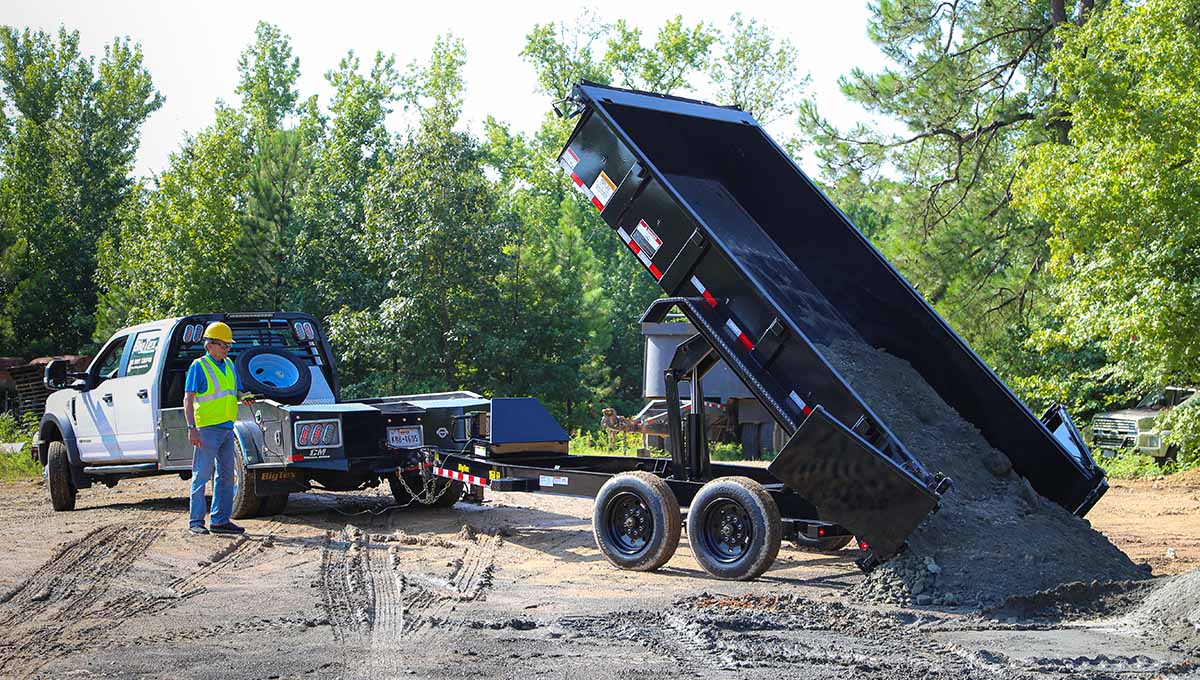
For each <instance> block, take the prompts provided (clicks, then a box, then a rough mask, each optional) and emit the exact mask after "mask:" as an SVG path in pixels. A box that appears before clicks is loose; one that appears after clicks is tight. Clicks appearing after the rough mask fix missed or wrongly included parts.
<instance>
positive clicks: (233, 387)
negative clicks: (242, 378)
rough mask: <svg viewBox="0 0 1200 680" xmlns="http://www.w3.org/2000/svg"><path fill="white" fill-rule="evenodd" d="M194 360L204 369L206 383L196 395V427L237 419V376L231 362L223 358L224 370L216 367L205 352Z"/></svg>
mask: <svg viewBox="0 0 1200 680" xmlns="http://www.w3.org/2000/svg"><path fill="white" fill-rule="evenodd" d="M196 361H199V362H200V368H201V369H203V370H204V377H205V378H207V382H208V385H207V387H205V389H204V391H203V392H200V393H198V394H197V395H196V427H208V426H210V425H220V424H221V423H230V422H234V421H236V420H237V410H238V401H237V376H235V375H234V373H233V371H234V368H233V362H232V361H230V360H229V359H225V368H226V370H225V371H224V372H221V371H220V370H218V369H217V364H216V363H215V362H214V361H213V360H212V357H210V356H208V355H207V354H205V355H204V356H202V357H200V358H199V359H197V360H196Z"/></svg>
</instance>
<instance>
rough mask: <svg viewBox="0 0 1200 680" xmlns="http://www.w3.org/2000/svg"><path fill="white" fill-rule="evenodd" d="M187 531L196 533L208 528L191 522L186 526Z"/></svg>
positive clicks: (203, 531) (202, 532) (205, 532)
mask: <svg viewBox="0 0 1200 680" xmlns="http://www.w3.org/2000/svg"><path fill="white" fill-rule="evenodd" d="M188 531H190V532H192V533H193V534H196V535H200V534H207V533H208V529H205V528H204V525H203V524H193V525H192V526H190V527H188Z"/></svg>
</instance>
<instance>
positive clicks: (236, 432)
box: [233, 420, 264, 465]
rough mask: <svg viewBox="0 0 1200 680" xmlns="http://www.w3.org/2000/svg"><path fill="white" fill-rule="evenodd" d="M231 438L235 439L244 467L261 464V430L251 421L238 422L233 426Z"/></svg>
mask: <svg viewBox="0 0 1200 680" xmlns="http://www.w3.org/2000/svg"><path fill="white" fill-rule="evenodd" d="M233 436H234V437H235V438H236V439H237V443H238V448H240V449H241V450H242V457H243V460H244V461H245V463H246V465H254V464H256V463H261V462H263V459H262V452H263V448H264V447H263V434H262V430H261V429H260V428H259V427H258V425H257V424H255V423H254V422H252V421H246V420H239V421H237V422H235V423H234V424H233Z"/></svg>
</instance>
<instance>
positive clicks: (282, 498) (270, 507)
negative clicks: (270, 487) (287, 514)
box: [258, 493, 290, 517]
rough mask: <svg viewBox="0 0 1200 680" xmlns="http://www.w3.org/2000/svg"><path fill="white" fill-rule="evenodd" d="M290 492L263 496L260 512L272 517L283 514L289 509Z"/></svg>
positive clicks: (263, 515)
mask: <svg viewBox="0 0 1200 680" xmlns="http://www.w3.org/2000/svg"><path fill="white" fill-rule="evenodd" d="M289 495H290V494H286V493H280V494H275V495H274V496H267V497H266V498H261V499H260V503H259V506H260V507H259V509H258V514H259V515H261V516H262V517H272V516H274V515H282V514H283V511H284V510H286V509H287V504H288V496H289Z"/></svg>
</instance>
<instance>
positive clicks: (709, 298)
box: [692, 276, 717, 309]
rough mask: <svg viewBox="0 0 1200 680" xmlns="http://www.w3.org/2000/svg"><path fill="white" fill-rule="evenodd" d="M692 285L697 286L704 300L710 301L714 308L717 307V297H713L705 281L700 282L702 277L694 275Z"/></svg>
mask: <svg viewBox="0 0 1200 680" xmlns="http://www.w3.org/2000/svg"><path fill="white" fill-rule="evenodd" d="M692 285H693V286H695V287H696V290H697V291H698V292H699V293H700V295H701V296H702V297H703V298H704V301H705V302H707V303H708V306H709V307H712V308H713V309H716V308H717V299H716V298H715V297H713V295H712V293H710V292H708V288H705V287H704V284H703V283H700V279H698V278H696V277H694V276H693V277H692Z"/></svg>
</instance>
